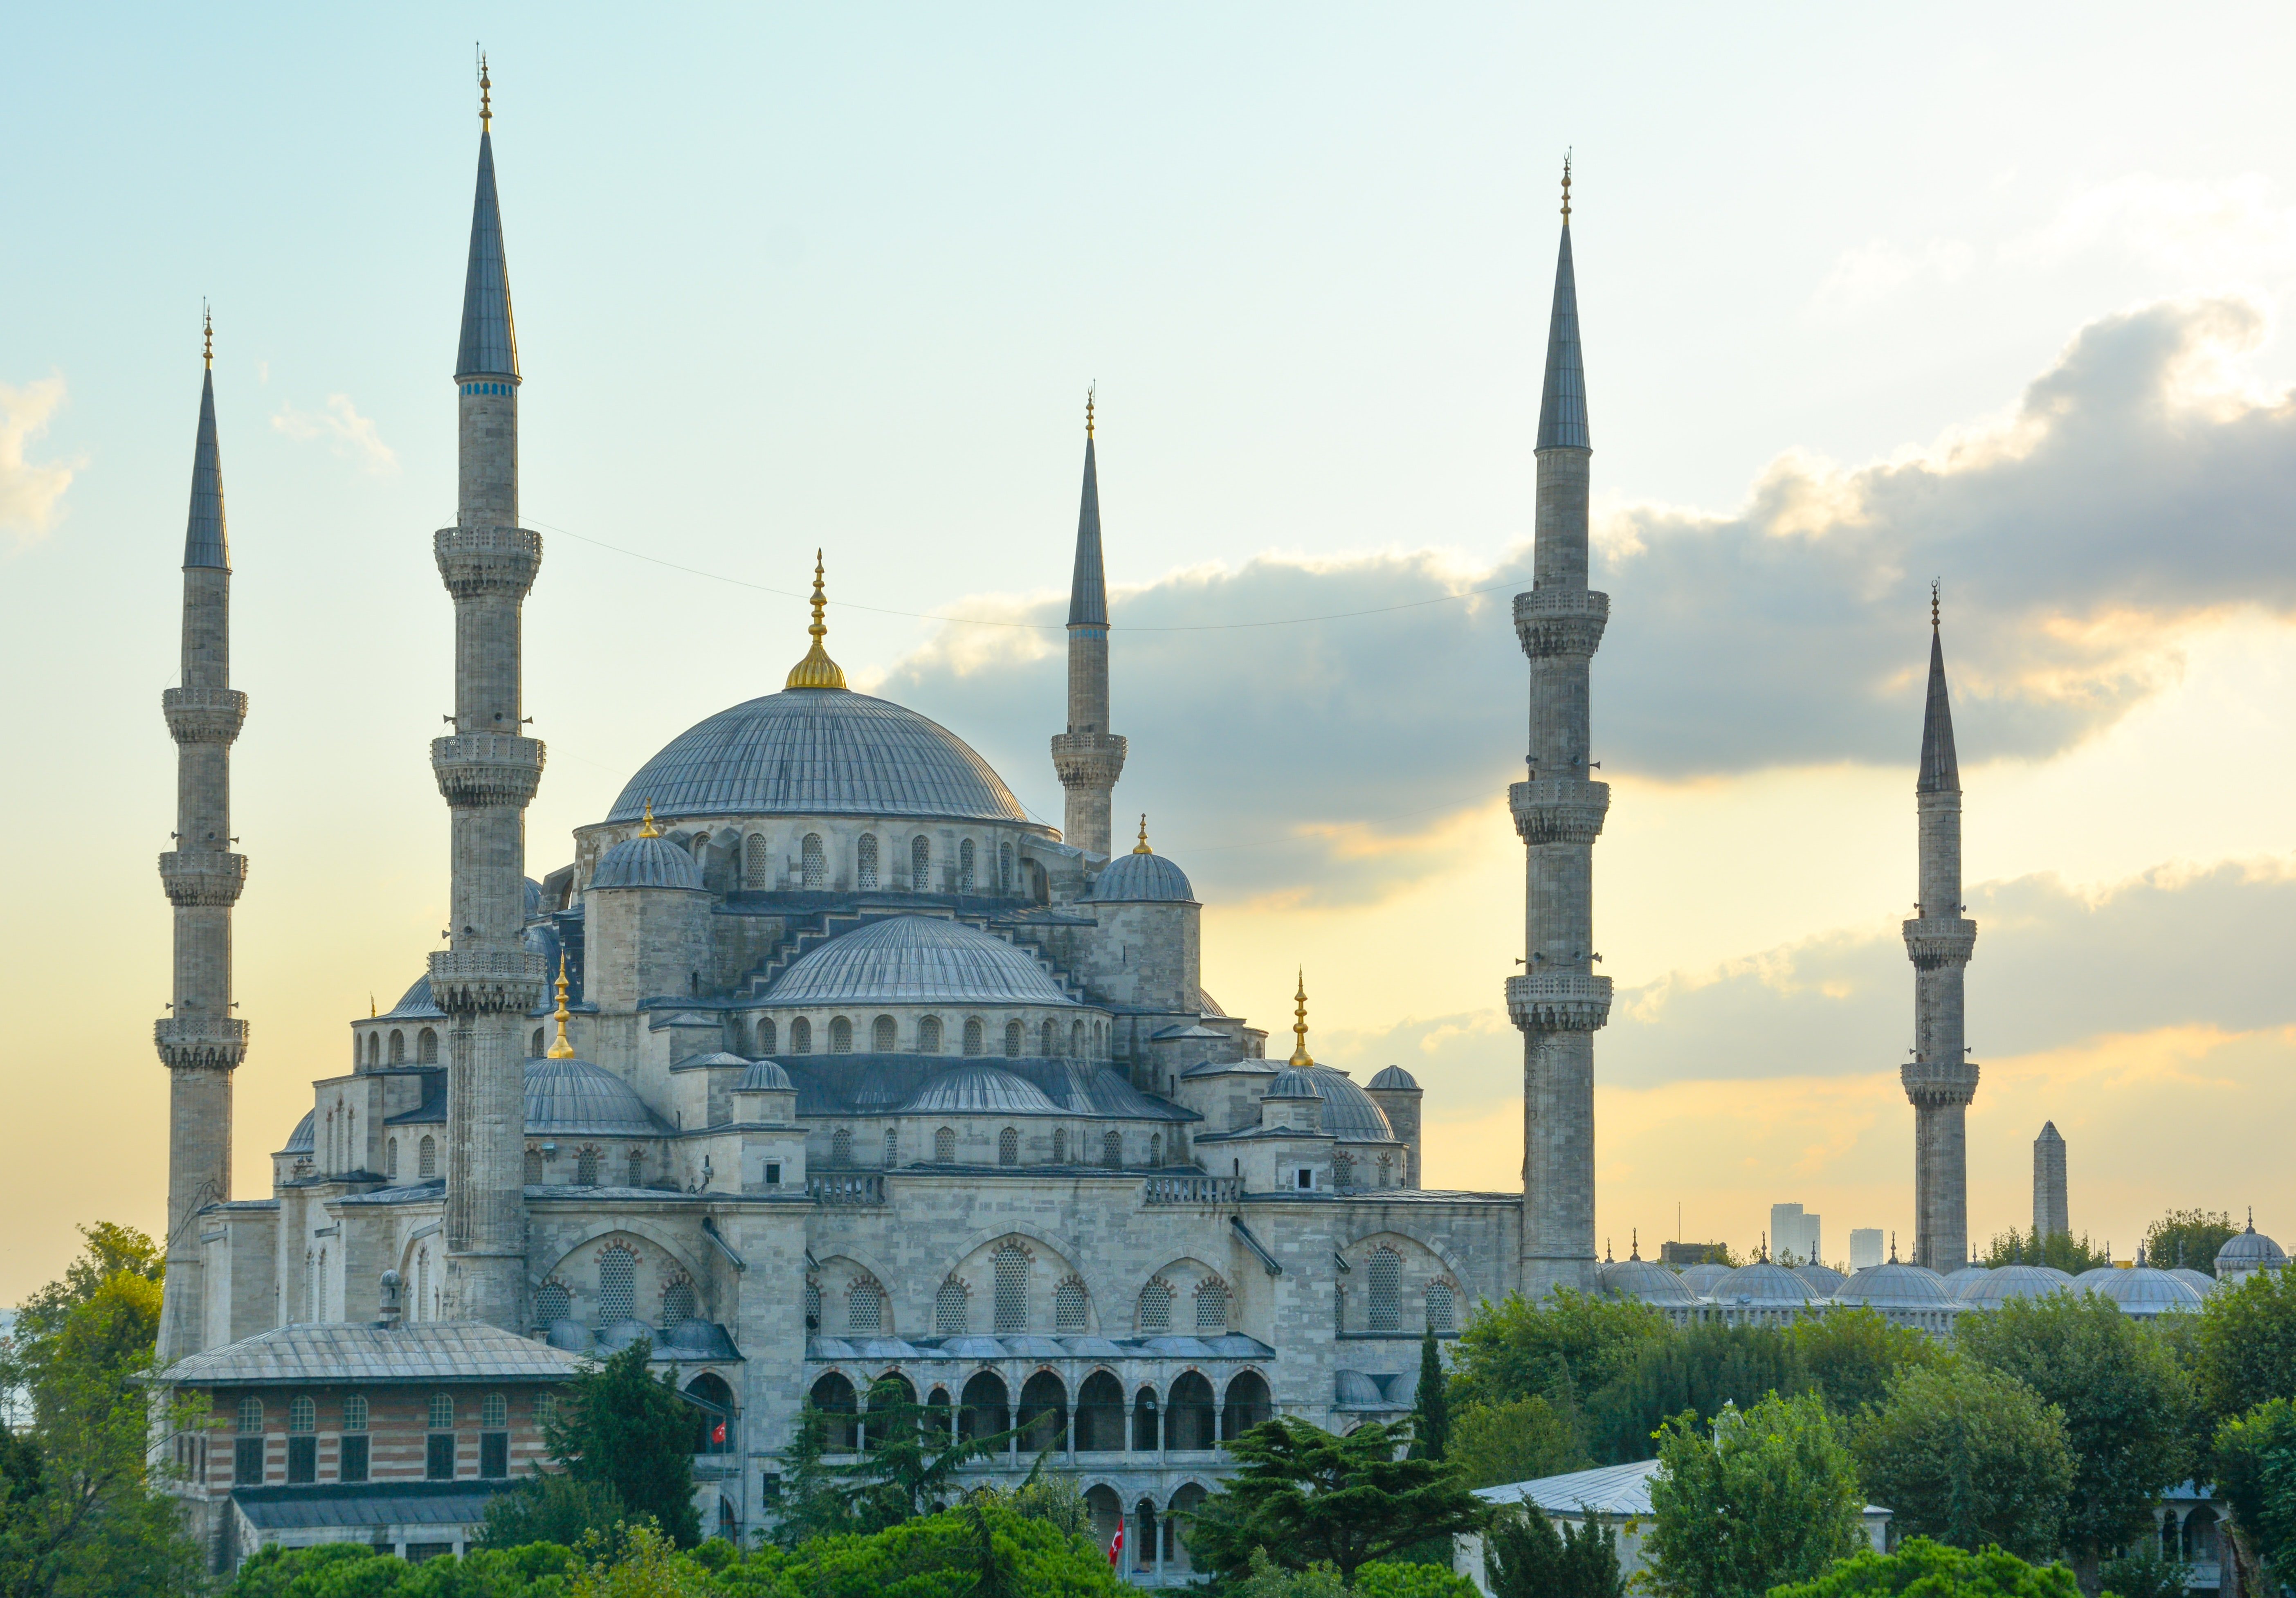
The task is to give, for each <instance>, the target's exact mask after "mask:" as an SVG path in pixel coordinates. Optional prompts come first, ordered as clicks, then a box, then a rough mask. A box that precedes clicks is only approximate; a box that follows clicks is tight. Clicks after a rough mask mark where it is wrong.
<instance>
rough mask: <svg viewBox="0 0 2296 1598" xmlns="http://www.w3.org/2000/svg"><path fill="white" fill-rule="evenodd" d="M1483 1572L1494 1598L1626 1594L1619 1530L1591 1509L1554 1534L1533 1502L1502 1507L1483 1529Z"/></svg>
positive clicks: (1616, 1597)
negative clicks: (1577, 1521)
mask: <svg viewBox="0 0 2296 1598" xmlns="http://www.w3.org/2000/svg"><path fill="white" fill-rule="evenodd" d="M1483 1574H1484V1577H1485V1578H1486V1579H1488V1581H1489V1583H1490V1586H1491V1591H1492V1592H1493V1593H1494V1594H1497V1598H1626V1592H1627V1578H1626V1576H1625V1573H1624V1572H1622V1571H1621V1570H1620V1569H1619V1534H1618V1533H1617V1532H1615V1531H1613V1530H1611V1528H1609V1527H1607V1526H1605V1525H1603V1524H1602V1522H1601V1521H1599V1520H1596V1519H1595V1516H1594V1515H1593V1514H1592V1513H1588V1514H1587V1515H1586V1517H1585V1524H1584V1525H1573V1524H1571V1523H1570V1522H1569V1521H1565V1522H1564V1523H1563V1527H1562V1531H1561V1532H1560V1533H1559V1534H1558V1533H1557V1532H1556V1530H1555V1529H1554V1521H1552V1520H1548V1519H1547V1518H1546V1512H1544V1511H1542V1510H1540V1509H1538V1507H1537V1506H1535V1505H1532V1504H1515V1505H1513V1507H1512V1508H1509V1509H1506V1510H1503V1511H1501V1512H1499V1513H1498V1514H1497V1516H1495V1517H1494V1518H1493V1519H1492V1521H1491V1525H1490V1528H1489V1529H1488V1531H1486V1532H1484V1533H1483Z"/></svg>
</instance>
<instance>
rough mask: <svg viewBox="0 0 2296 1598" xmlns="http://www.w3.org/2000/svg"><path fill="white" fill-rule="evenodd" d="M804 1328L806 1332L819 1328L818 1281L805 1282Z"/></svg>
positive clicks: (819, 1285)
mask: <svg viewBox="0 0 2296 1598" xmlns="http://www.w3.org/2000/svg"><path fill="white" fill-rule="evenodd" d="M805 1329H806V1330H807V1331H808V1332H818V1331H820V1330H821V1283H820V1282H807V1283H806V1284H805Z"/></svg>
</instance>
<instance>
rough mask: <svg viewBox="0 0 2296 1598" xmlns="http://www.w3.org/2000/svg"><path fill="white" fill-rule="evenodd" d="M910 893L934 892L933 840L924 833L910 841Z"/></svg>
mask: <svg viewBox="0 0 2296 1598" xmlns="http://www.w3.org/2000/svg"><path fill="white" fill-rule="evenodd" d="M909 891H910V892H911V893H931V891H932V840H931V839H930V838H927V837H926V836H925V835H924V834H923V833H922V832H920V833H918V834H917V835H916V836H915V837H914V838H912V839H910V840H909Z"/></svg>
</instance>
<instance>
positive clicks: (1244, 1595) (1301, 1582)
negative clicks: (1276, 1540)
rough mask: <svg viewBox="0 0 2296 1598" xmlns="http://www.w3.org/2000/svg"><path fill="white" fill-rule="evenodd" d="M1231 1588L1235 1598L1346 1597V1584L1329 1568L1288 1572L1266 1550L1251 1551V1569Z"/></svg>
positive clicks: (1316, 1567) (1317, 1565)
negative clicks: (1233, 1589) (1268, 1555)
mask: <svg viewBox="0 0 2296 1598" xmlns="http://www.w3.org/2000/svg"><path fill="white" fill-rule="evenodd" d="M1234 1586H1235V1595H1236V1598H1348V1584H1347V1583H1346V1582H1344V1581H1341V1579H1340V1573H1339V1572H1338V1571H1337V1570H1334V1569H1332V1567H1331V1566H1330V1565H1328V1564H1316V1565H1309V1566H1308V1568H1307V1569H1304V1570H1287V1569H1284V1568H1283V1566H1282V1565H1279V1564H1277V1563H1276V1562H1275V1561H1274V1560H1272V1559H1270V1558H1268V1557H1267V1549H1265V1548H1254V1549H1253V1550H1252V1551H1251V1566H1250V1567H1249V1568H1248V1569H1247V1570H1246V1571H1245V1573H1244V1576H1243V1578H1242V1580H1240V1581H1238V1582H1236V1583H1235V1584H1234Z"/></svg>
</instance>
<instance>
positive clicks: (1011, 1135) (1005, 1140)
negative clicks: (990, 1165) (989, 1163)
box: [996, 1127, 1021, 1165]
mask: <svg viewBox="0 0 2296 1598" xmlns="http://www.w3.org/2000/svg"><path fill="white" fill-rule="evenodd" d="M996 1163H997V1164H999V1165H1018V1164H1020V1163H1021V1134H1020V1133H1019V1132H1018V1131H1017V1130H1015V1129H1014V1128H1013V1127H1005V1130H1003V1131H1002V1132H999V1133H998V1134H997V1135H996Z"/></svg>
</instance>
